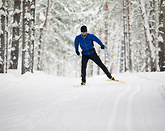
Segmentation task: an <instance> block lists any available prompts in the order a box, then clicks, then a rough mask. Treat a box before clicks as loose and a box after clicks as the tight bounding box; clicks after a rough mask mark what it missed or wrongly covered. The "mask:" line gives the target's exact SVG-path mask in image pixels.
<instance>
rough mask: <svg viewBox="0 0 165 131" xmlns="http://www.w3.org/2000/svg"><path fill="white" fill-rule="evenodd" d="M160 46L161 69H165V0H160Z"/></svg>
mask: <svg viewBox="0 0 165 131" xmlns="http://www.w3.org/2000/svg"><path fill="white" fill-rule="evenodd" d="M159 48H160V52H159V66H160V71H165V0H161V1H160V16H159Z"/></svg>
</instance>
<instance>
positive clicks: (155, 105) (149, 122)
mask: <svg viewBox="0 0 165 131" xmlns="http://www.w3.org/2000/svg"><path fill="white" fill-rule="evenodd" d="M114 76H115V77H117V78H118V79H119V80H123V81H125V82H126V83H124V84H123V83H117V82H113V81H106V79H107V78H106V77H105V76H104V75H103V76H96V77H92V78H87V84H86V86H82V87H75V86H74V85H79V84H80V78H66V77H54V76H48V75H44V74H42V73H36V74H29V73H27V74H25V75H23V76H15V75H12V74H6V75H0V81H1V83H0V118H1V119H0V130H2V131H164V130H165V80H164V78H165V73H164V72H163V73H132V74H131V73H124V74H115V75H114Z"/></svg>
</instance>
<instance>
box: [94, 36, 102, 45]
mask: <svg viewBox="0 0 165 131" xmlns="http://www.w3.org/2000/svg"><path fill="white" fill-rule="evenodd" d="M92 39H93V40H94V41H96V42H97V43H98V44H99V45H100V46H102V45H103V43H102V42H101V40H100V39H99V38H97V37H96V36H95V35H94V34H92Z"/></svg>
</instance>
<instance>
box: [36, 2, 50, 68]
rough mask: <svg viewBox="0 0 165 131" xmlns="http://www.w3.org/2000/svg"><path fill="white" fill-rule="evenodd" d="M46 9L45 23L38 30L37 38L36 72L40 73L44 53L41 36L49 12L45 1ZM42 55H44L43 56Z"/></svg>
mask: <svg viewBox="0 0 165 131" xmlns="http://www.w3.org/2000/svg"><path fill="white" fill-rule="evenodd" d="M47 2H48V3H47V8H46V16H45V22H44V25H43V27H42V28H40V37H39V45H38V47H39V49H38V63H37V70H39V71H41V70H43V63H42V62H43V60H42V54H43V53H44V52H43V51H42V46H41V45H42V35H43V30H44V28H45V27H46V24H47V19H48V11H49V0H48V1H47ZM43 55H44V54H43Z"/></svg>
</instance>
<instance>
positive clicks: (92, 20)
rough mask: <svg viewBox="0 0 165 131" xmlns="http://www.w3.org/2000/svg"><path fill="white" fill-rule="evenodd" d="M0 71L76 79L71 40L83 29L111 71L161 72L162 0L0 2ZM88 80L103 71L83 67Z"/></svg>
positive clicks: (164, 44) (164, 64)
mask: <svg viewBox="0 0 165 131" xmlns="http://www.w3.org/2000/svg"><path fill="white" fill-rule="evenodd" d="M0 15H1V17H0V73H8V71H9V70H17V71H19V72H20V74H24V73H26V72H31V73H33V72H34V71H43V72H45V73H47V74H52V75H57V76H76V77H79V76H80V68H81V57H79V56H77V55H76V53H75V48H74V39H75V37H76V36H77V35H79V34H80V27H81V26H82V25H86V26H87V27H88V32H89V33H92V34H95V35H96V36H97V37H98V38H99V39H100V40H101V41H102V42H103V43H104V45H105V46H106V51H107V52H108V53H109V54H110V55H111V56H113V58H112V57H110V56H109V55H107V53H106V52H105V51H104V50H101V48H100V46H99V45H98V44H97V43H94V47H95V49H96V52H97V54H98V55H99V56H100V58H101V59H102V61H103V62H104V64H105V65H106V66H107V67H108V69H109V71H110V72H111V73H123V72H155V71H156V72H159V71H165V0H0ZM87 70H88V71H87V72H88V76H93V75H100V74H102V73H103V72H102V71H100V69H99V68H98V67H97V66H96V65H95V64H94V63H93V62H92V61H90V62H89V63H88V68H87Z"/></svg>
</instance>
